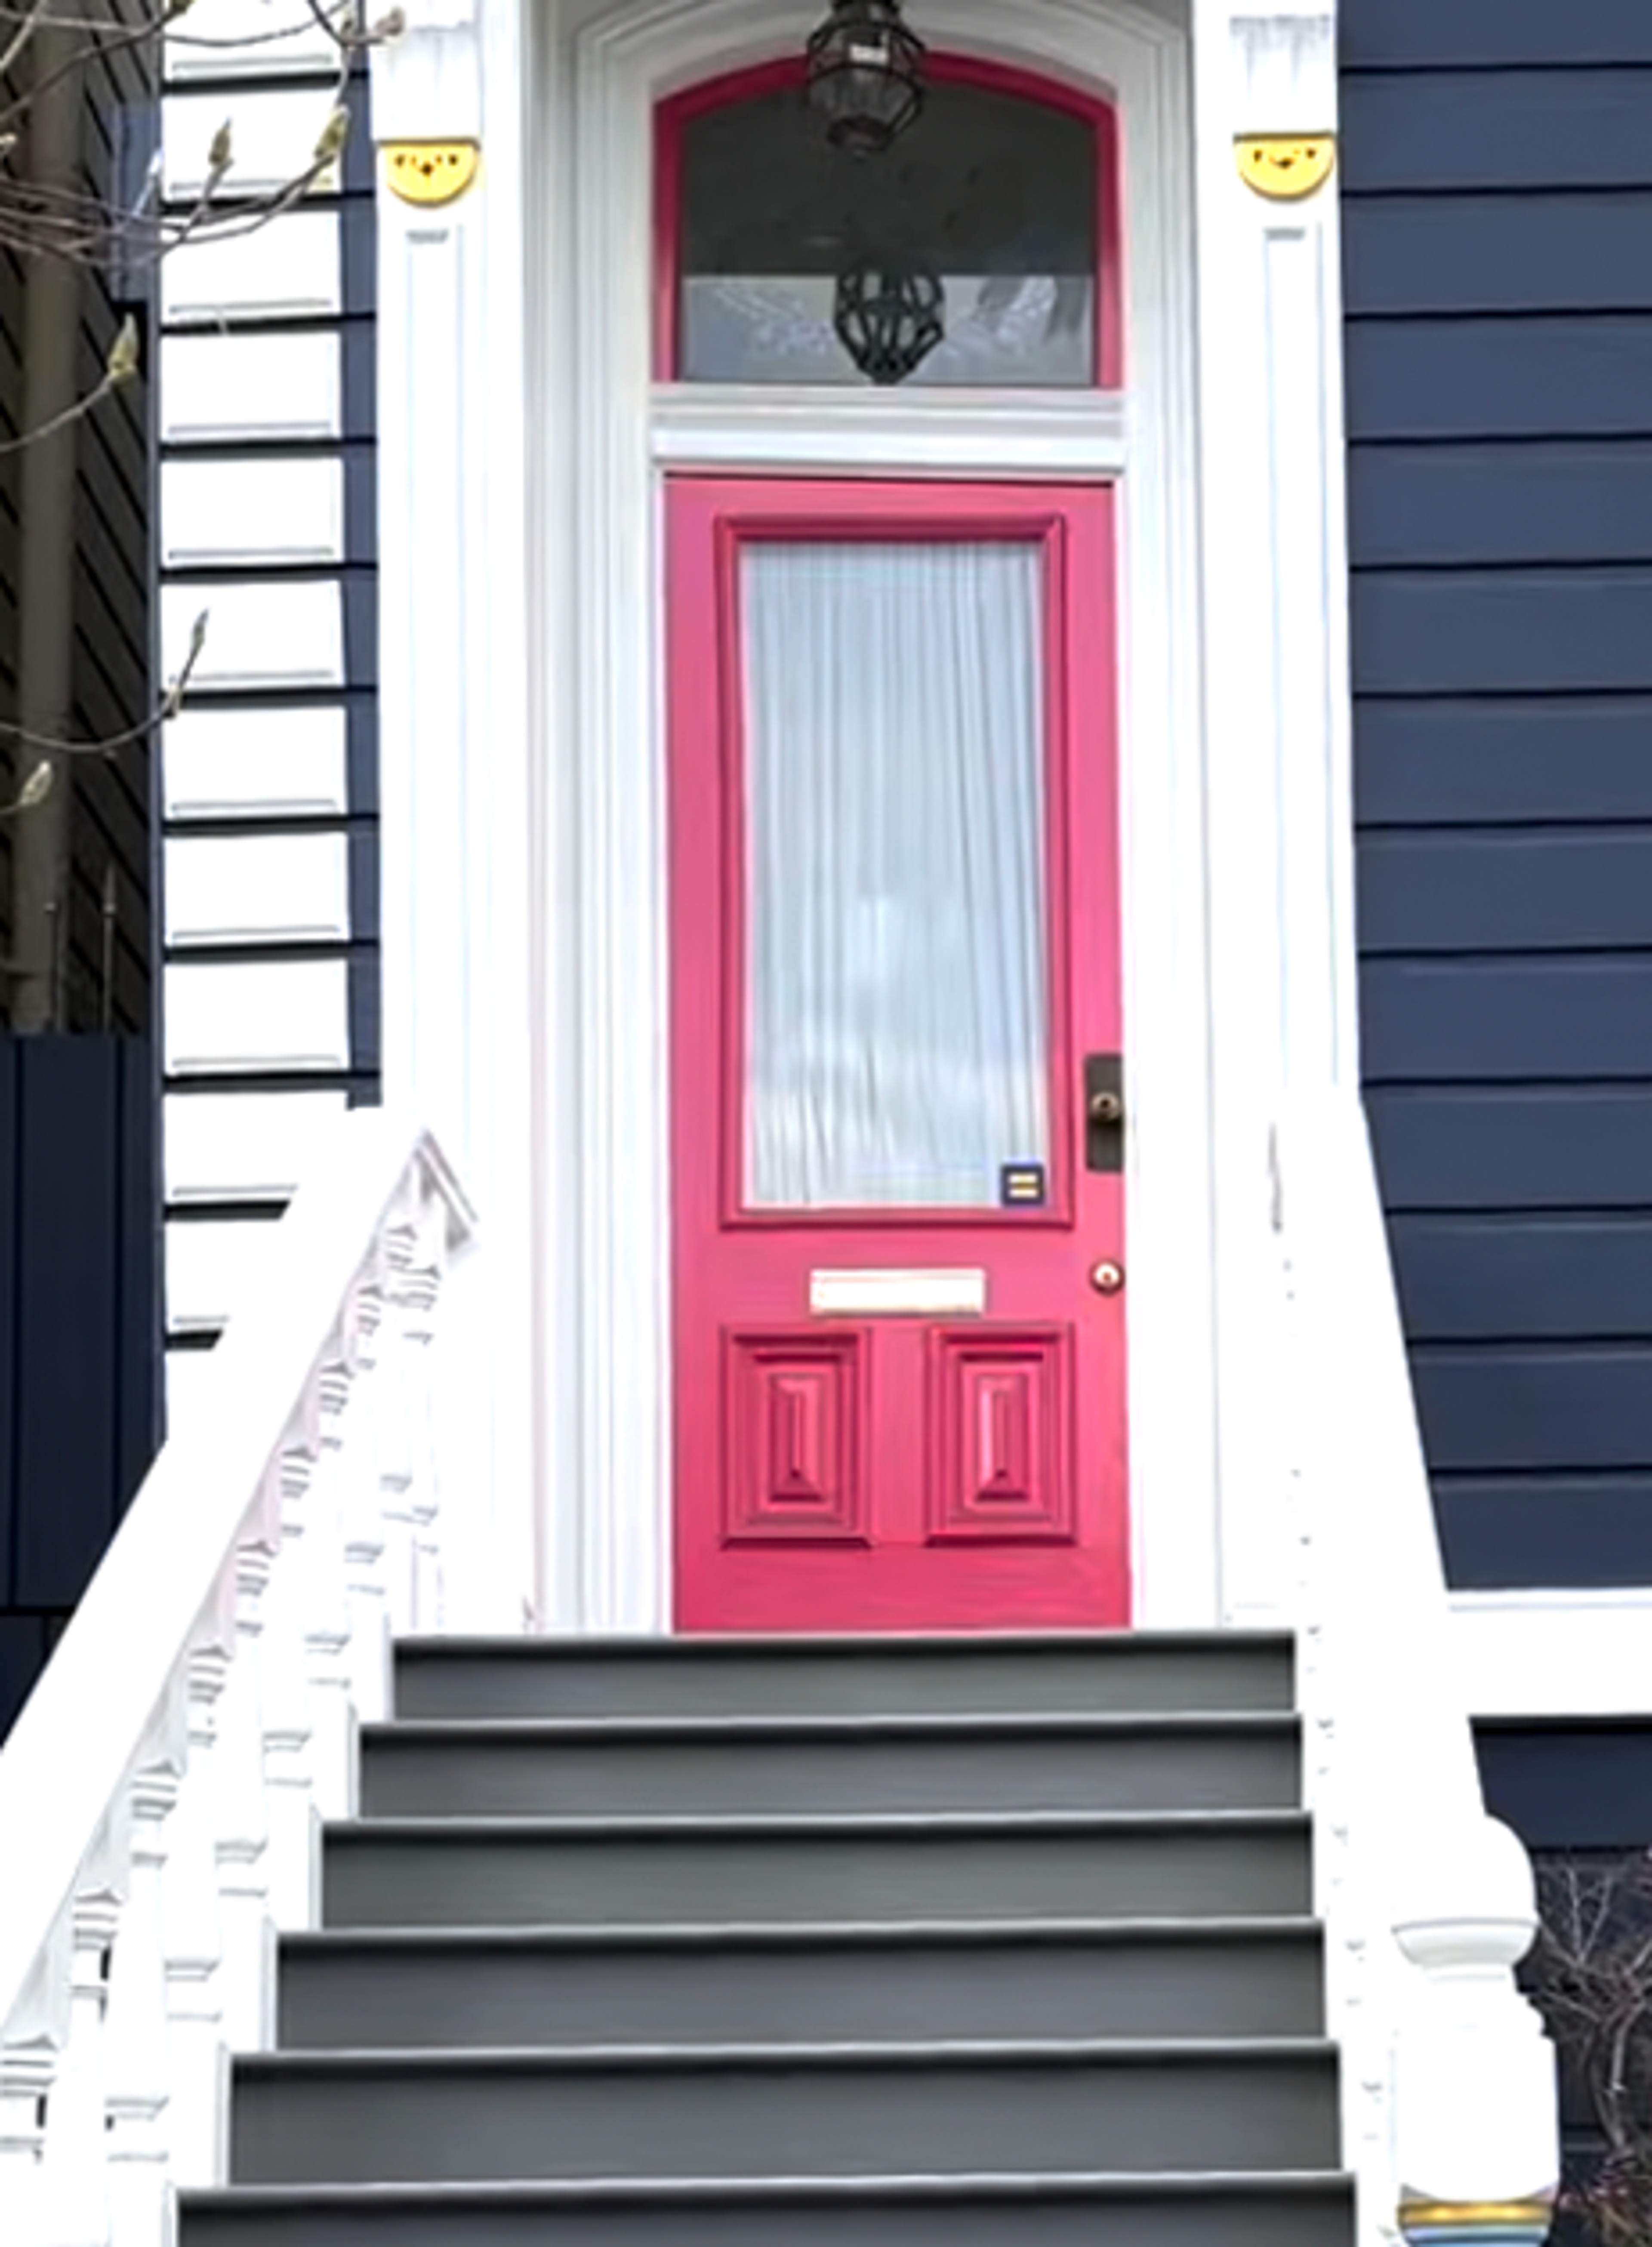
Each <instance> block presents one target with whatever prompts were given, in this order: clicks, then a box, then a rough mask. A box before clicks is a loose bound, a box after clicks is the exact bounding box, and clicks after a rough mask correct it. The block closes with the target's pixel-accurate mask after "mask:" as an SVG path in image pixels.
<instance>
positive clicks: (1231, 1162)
mask: <svg viewBox="0 0 1652 2247" xmlns="http://www.w3.org/2000/svg"><path fill="white" fill-rule="evenodd" d="M1194 19H1195V27H1196V29H1195V49H1194V68H1195V110H1196V119H1197V133H1196V146H1197V170H1198V181H1197V196H1198V270H1199V284H1198V285H1199V351H1200V378H1199V379H1200V405H1201V424H1200V434H1201V453H1202V460H1203V491H1202V499H1201V506H1202V512H1203V529H1204V562H1205V632H1206V673H1205V680H1206V706H1207V713H1208V718H1207V733H1206V741H1207V759H1208V765H1207V770H1208V776H1209V777H1208V787H1209V816H1210V821H1211V824H1212V831H1219V833H1220V834H1221V835H1222V837H1223V838H1224V847H1223V849H1222V850H1219V851H1217V852H1215V853H1213V854H1212V894H1211V939H1212V994H1213V1015H1214V1022H1213V1048H1214V1062H1215V1072H1216V1105H1217V1127H1216V1171H1217V1175H1216V1182H1215V1187H1216V1204H1217V1211H1216V1214H1217V1236H1218V1241H1219V1257H1218V1274H1219V1278H1218V1284H1219V1317H1218V1331H1219V1336H1220V1362H1219V1369H1218V1382H1219V1412H1220V1415H1221V1421H1222V1439H1221V1455H1222V1459H1223V1489H1222V1493H1221V1500H1222V1605H1223V1611H1224V1614H1225V1616H1226V1617H1227V1619H1228V1620H1230V1621H1233V1622H1268V1621H1270V1620H1278V1619H1282V1618H1283V1617H1284V1616H1285V1615H1287V1614H1288V1610H1289V1600H1290V1584H1291V1577H1292V1572H1291V1567H1290V1562H1289V1556H1288V1553H1287V1536H1286V1508H1285V1504H1284V1492H1283V1488H1282V1478H1281V1471H1280V1461H1279V1458H1278V1455H1277V1451H1276V1448H1275V1444H1274V1441H1273V1428H1274V1425H1275V1424H1276V1419H1277V1413H1276V1408H1275V1404H1274V1400H1273V1387H1272V1383H1273V1369H1274V1368H1275V1367H1276V1366H1277V1364H1278V1363H1279V1356H1280V1337H1279V1336H1278V1335H1275V1334H1274V1333H1273V1330H1272V1328H1271V1327H1270V1325H1269V1322H1268V1317H1267V1315H1266V1314H1267V1298H1268V1295H1269V1293H1270V1289H1269V1284H1268V1274H1269V1271H1270V1266H1269V1261H1268V1256H1269V1246H1268V1233H1267V1227H1268V1216H1269V1206H1270V1181H1269V1174H1268V1134H1269V1127H1270V1124H1271V1123H1272V1120H1273V1115H1274V1112H1275V1110H1276V1107H1277V1103H1278V1098H1279V1095H1280V1092H1281V1091H1282V1090H1283V1089H1286V1088H1287V1087H1288V1088H1301V1087H1307V1086H1313V1085H1316V1084H1328V1083H1340V1082H1342V1081H1346V1080H1351V1079H1354V1078H1355V1077H1356V1076H1357V1067H1358V1063H1357V1055H1356V1048H1355V937H1354V855H1353V813H1352V790H1351V785H1350V777H1349V767H1350V758H1349V710H1348V647H1347V639H1348V568H1347V540H1346V533H1345V527H1344V504H1345V500H1344V462H1343V441H1342V371H1341V370H1342V359H1341V317H1342V306H1341V278H1340V268H1339V259H1338V230H1337V200H1336V172H1335V129H1336V121H1337V113H1336V18H1335V7H1334V5H1332V4H1331V0H1279V3H1278V4H1275V5H1273V6H1263V5H1258V4H1253V5H1249V6H1247V5H1246V4H1245V0H1195V8H1194ZM1236 838H1242V841H1241V842H1240V844H1239V847H1235V840H1236ZM1259 894H1260V895H1261V896H1263V897H1265V898H1271V899H1272V900H1273V910H1272V911H1271V912H1270V911H1260V912H1259V911H1258V910H1257V909H1256V898H1257V897H1258V895H1259ZM1287 928H1288V929H1289V931H1290V941H1289V944H1288V946H1287V944H1286V942H1285V940H1284V934H1285V931H1286V930H1287Z"/></svg>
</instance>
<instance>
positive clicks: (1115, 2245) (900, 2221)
mask: <svg viewBox="0 0 1652 2247" xmlns="http://www.w3.org/2000/svg"><path fill="white" fill-rule="evenodd" d="M181 2214H182V2223H181V2238H180V2243H179V2247H547V2243H548V2242H553V2241H554V2242H555V2247H782V2243H783V2247H1006V2243H1007V2241H1009V2240H1011V2239H1014V2241H1015V2242H1016V2243H1017V2247H1023V2243H1024V2247H1353V2240H1354V2208H1353V2193H1352V2189H1351V2187H1350V2185H1349V2183H1348V2180H1347V2178H1346V2177H1341V2176H1336V2175H1314V2174H1313V2173H1302V2174H1294V2175H1283V2176H1280V2175H1266V2174H1258V2175H1237V2176H1236V2175H1210V2176H1156V2177H1144V2176H1128V2177H1115V2176H1091V2175H1071V2174H1065V2173H1064V2174H1061V2175H1037V2174H1035V2173H1028V2174H1027V2175H1022V2176H1016V2177H1007V2178H1006V2177H982V2176H959V2177H943V2178H927V2177H919V2178H907V2177H902V2178H876V2179H870V2180H868V2179H862V2178H852V2179H837V2178H831V2179H823V2180H815V2181H811V2182H806V2183H796V2182H794V2183H783V2184H771V2183H768V2182H760V2183H755V2184H745V2185H736V2184H726V2183H710V2184H708V2183H706V2182H700V2181H698V2180H693V2179H690V2180H686V2181H669V2182H652V2183H651V2182H601V2183H597V2184H575V2185H565V2186H555V2185H543V2184H540V2185H515V2186H512V2185H505V2186H495V2187H491V2188H476V2187H462V2186H461V2187H456V2188H455V2187H449V2188H447V2189H442V2188H430V2187H425V2188H413V2189H403V2190H397V2189H393V2188H390V2189H386V2188H383V2187H380V2188H366V2189H355V2190H350V2189H345V2190H333V2191H317V2190H315V2189H304V2188H298V2189H294V2188H285V2189H282V2188H276V2189H253V2190H249V2191H242V2192H227V2193H225V2192H221V2193H188V2194H185V2195H184V2196H183V2202H182V2211H181Z"/></svg>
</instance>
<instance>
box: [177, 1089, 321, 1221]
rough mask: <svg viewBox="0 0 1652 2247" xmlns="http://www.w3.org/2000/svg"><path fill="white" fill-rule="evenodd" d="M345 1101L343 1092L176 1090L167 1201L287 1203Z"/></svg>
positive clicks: (178, 1202)
mask: <svg viewBox="0 0 1652 2247" xmlns="http://www.w3.org/2000/svg"><path fill="white" fill-rule="evenodd" d="M344 1111H345V1096H344V1094H343V1093H342V1092H250V1091H249V1092H174V1093H173V1094H171V1095H170V1096H168V1098H167V1108H166V1150H167V1200H168V1202H170V1203H172V1204H174V1205H177V1204H180V1203H189V1202H211V1201H285V1200H286V1199H287V1198H288V1196H289V1195H290V1194H291V1193H292V1192H293V1191H294V1190H295V1188H296V1187H297V1185H298V1183H299V1180H300V1178H302V1177H303V1175H304V1171H305V1169H306V1167H307V1165H308V1164H309V1163H310V1161H311V1156H312V1154H313V1152H314V1150H315V1148H316V1146H317V1143H318V1141H319V1140H320V1139H321V1138H323V1137H324V1135H325V1134H326V1133H327V1132H328V1131H330V1130H331V1129H332V1127H333V1126H334V1124H335V1123H337V1122H338V1118H339V1117H340V1116H342V1115H343V1114H344Z"/></svg>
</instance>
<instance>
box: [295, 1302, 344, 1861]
mask: <svg viewBox="0 0 1652 2247" xmlns="http://www.w3.org/2000/svg"><path fill="white" fill-rule="evenodd" d="M353 1356H354V1343H353V1337H348V1336H347V1337H346V1340H345V1345H344V1349H343V1351H342V1352H341V1355H340V1356H339V1358H338V1360H337V1361H335V1362H334V1363H331V1364H327V1365H324V1366H323V1367H322V1369H321V1371H320V1373H319V1375H318V1376H317V1452H316V1464H315V1470H314V1472H313V1474H312V1476H311V1484H310V1520H309V1526H308V1530H307V1533H306V1535H305V1538H304V1559H305V1563H306V1567H305V1576H306V1590H305V1602H304V1605H305V1623H304V1652H305V1661H306V1663H307V1667H308V1674H309V1679H310V1705H311V1723H312V1725H313V1726H314V1737H313V1740H312V1744H311V1774H312V1778H313V1781H314V1800H315V1804H316V1807H317V1811H318V1812H319V1813H320V1815H321V1816H322V1817H323V1818H324V1819H325V1818H349V1817H352V1816H353V1815H354V1813H355V1807H356V1753H355V1726H354V1724H353V1721H352V1710H351V1687H352V1682H353V1679H352V1649H351V1632H352V1615H351V1602H350V1597H349V1593H348V1590H347V1587H346V1581H345V1518H344V1505H345V1493H344V1479H345V1462H344V1452H345V1445H346V1442H347V1440H348V1437H349V1429H348V1426H347V1424H346V1417H345V1416H346V1413H347V1411H348V1410H349V1406H350V1404H351V1399H352V1392H353V1390H354V1387H355V1381H354V1376H353V1373H352V1366H351V1363H350V1360H351V1358H352V1357H353Z"/></svg>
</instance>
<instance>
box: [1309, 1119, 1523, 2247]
mask: <svg viewBox="0 0 1652 2247" xmlns="http://www.w3.org/2000/svg"><path fill="white" fill-rule="evenodd" d="M1273 1157H1274V1195H1275V1200H1274V1211H1273V1223H1274V1233H1275V1237H1276V1240H1277V1242H1278V1245H1279V1248H1280V1277H1281V1285H1282V1289H1283V1295H1284V1308H1285V1316H1284V1322H1283V1334H1284V1336H1285V1348H1284V1349H1283V1351H1282V1354H1281V1355H1282V1361H1283V1362H1282V1363H1281V1366H1280V1376H1281V1379H1280V1390H1279V1414H1280V1439H1281V1443H1282V1445H1283V1449H1284V1456H1285V1459H1286V1464H1287V1470H1288V1472H1289V1476H1290V1479H1291V1484H1292V1491H1293V1499H1294V1525H1295V1532H1296V1540H1297V1542H1296V1548H1295V1549H1296V1552H1297V1554H1298V1556H1299V1561H1300V1581H1299V1584H1298V1586H1297V1596H1298V1600H1299V1608H1298V1620H1299V1624H1300V1682H1299V1694H1300V1705H1301V1710H1302V1716H1303V1725H1304V1740H1305V1753H1306V1764H1307V1772H1306V1776H1307V1787H1308V1799H1309V1805H1310V1807H1311V1809H1312V1811H1313V1814H1314V1880H1315V1891H1316V1894H1315V1904H1316V1909H1317V1910H1318V1912H1319V1914H1320V1916H1321V1919H1322V1920H1323V1922H1324V1923H1325V1927H1326V1936H1327V1962H1326V1963H1327V1979H1328V2003H1329V2008H1330V2015H1331V2031H1332V2033H1333V2034H1334V2035H1335V2037H1336V2038H1337V2039H1338V2041H1339V2043H1340V2044H1341V2047H1342V2064H1343V2071H1344V2075H1343V2114H1344V2158H1345V2161H1346V2162H1347V2163H1348V2167H1349V2168H1352V2169H1353V2170H1354V2172H1355V2176H1356V2179H1357V2185H1358V2195H1359V2223H1358V2230H1359V2240H1360V2247H1376V2243H1377V2242H1378V2241H1379V2240H1381V2239H1383V2238H1389V2239H1391V2238H1392V2237H1394V2234H1395V2231H1396V2228H1397V2229H1399V2230H1403V2231H1405V2232H1406V2234H1407V2235H1408V2236H1409V2237H1412V2238H1414V2239H1419V2238H1422V2237H1432V2238H1436V2239H1437V2238H1442V2237H1444V2238H1467V2237H1482V2238H1484V2237H1487V2236H1489V2235H1492V2234H1495V2235H1496V2236H1497V2237H1499V2238H1500V2239H1504V2240H1511V2239H1520V2238H1522V2237H1526V2238H1532V2239H1540V2238H1541V2237H1543V2236H1544V2234H1545V2233H1546V2230H1547V2228H1548V2220H1549V2213H1550V2209H1551V2204H1552V2201H1553V2193H1554V2189H1555V2185H1556V2181H1557V2178H1558V2176H1559V2171H1560V2154H1559V2123H1558V2116H1557V2112H1556V2095H1555V2073H1554V2061H1553V2048H1552V2046H1550V2045H1549V2043H1548V2041H1547V2039H1546V2037H1545V2036H1544V2034H1543V2031H1542V2025H1541V2023H1540V2021H1539V2018H1538V2016H1537V2014H1536V2012H1535V2011H1534V2010H1533V2007H1532V2006H1531V2005H1529V2004H1528V2003H1527V2002H1526V1999H1525V1998H1523V1997H1522V1996H1521V1995H1520V1993H1519V1990H1518V1989H1517V1987H1516V1984H1515V1979H1514V1968H1515V1966H1516V1964H1518V1963H1519V1960H1520V1958H1521V1957H1524V1955H1525V1953H1526V1950H1527V1949H1528V1948H1529V1947H1530V1944H1531V1942H1532V1938H1533V1934H1534V1932H1535V1929H1536V1910H1535V1905H1534V1902H1533V1882H1532V1872H1531V1867H1530V1864H1529V1862H1528V1861H1527V1859H1526V1852H1525V1850H1524V1848H1523V1847H1522V1846H1521V1844H1520V1843H1519V1841H1518V1840H1517V1839H1516V1837H1515V1836H1514V1835H1513V1834H1512V1833H1510V1832H1509V1830H1508V1829H1507V1827H1504V1826H1501V1825H1498V1823H1496V1822H1495V1821H1494V1820H1492V1819H1490V1818H1488V1817H1487V1816H1486V1813H1485V1806H1484V1802H1483V1800H1482V1797H1481V1793H1480V1784H1479V1776H1478V1768H1477V1765H1476V1761H1475V1753H1474V1741H1473V1735H1472V1732H1471V1725H1470V1711H1469V1708H1468V1704H1467V1700H1466V1697H1465V1694H1464V1687H1463V1683H1462V1680H1461V1677H1460V1676H1459V1672H1458V1665H1457V1662H1456V1660H1455V1659H1454V1656H1453V1649H1452V1641H1451V1616H1450V1611H1449V1608H1448V1604H1447V1598H1446V1588H1445V1579H1444V1570H1443V1567H1442V1565H1441V1559H1440V1549H1439V1543H1438V1540H1437V1534H1436V1531H1435V1525H1434V1511H1433V1506H1432V1501H1431V1499H1430V1491H1429V1483H1428V1476H1427V1472H1426V1468H1425V1465H1424V1461H1423V1449H1422V1444H1421V1441H1420V1438H1419V1436H1418V1431H1417V1424H1416V1409H1415V1405H1414V1403H1413V1399H1412V1393H1411V1385H1410V1370H1409V1368H1408V1366H1407V1363H1406V1356H1405V1344H1404V1337H1403V1330H1402V1327H1401V1323H1400V1313H1399V1306H1398V1302H1397V1299H1396V1294H1395V1287H1394V1281H1393V1276H1392V1273H1391V1270H1390V1267H1389V1252H1388V1242H1387V1236H1386V1233H1385V1231H1384V1226H1383V1219H1382V1204H1381V1200H1380V1198H1379V1194H1378V1190H1377V1183H1376V1172H1375V1171H1374V1168H1373V1165H1372V1161H1371V1153H1370V1146H1369V1139H1368V1137H1367V1132H1366V1127H1365V1120H1364V1116H1363V1113H1362V1110H1361V1107H1360V1104H1359V1102H1358V1099H1357V1098H1356V1096H1355V1095H1354V1094H1353V1093H1351V1092H1341V1093H1328V1094H1325V1095H1322V1096H1313V1097H1310V1098H1299V1099H1297V1100H1295V1101H1294V1103H1292V1104H1291V1105H1290V1106H1289V1107H1288V1108H1287V1110H1286V1111H1285V1112H1284V1113H1283V1115H1282V1116H1281V1117H1280V1122H1279V1123H1278V1124H1277V1126H1276V1129H1275V1133H1274V1140H1273Z"/></svg>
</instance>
